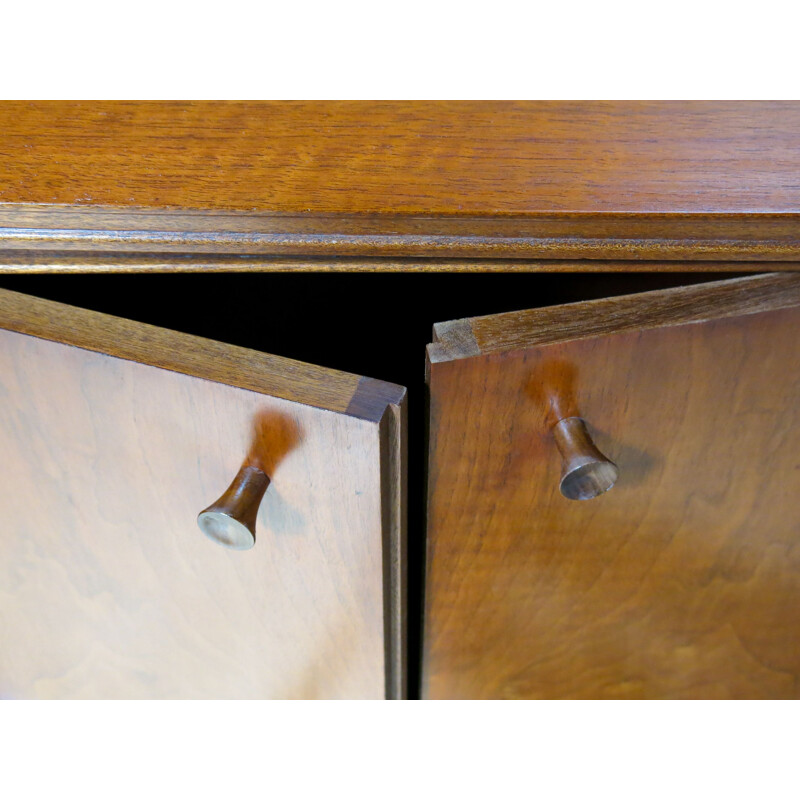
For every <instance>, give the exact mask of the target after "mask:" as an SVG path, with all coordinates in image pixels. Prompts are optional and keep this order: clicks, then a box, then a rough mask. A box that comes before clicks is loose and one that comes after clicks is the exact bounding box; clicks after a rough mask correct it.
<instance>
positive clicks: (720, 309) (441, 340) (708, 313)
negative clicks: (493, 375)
mask: <svg viewBox="0 0 800 800" xmlns="http://www.w3.org/2000/svg"><path fill="white" fill-rule="evenodd" d="M797 306H800V274H794V273H788V272H783V273H765V274H760V275H747V276H745V277H743V278H729V279H727V280H721V281H713V282H708V283H698V284H694V285H692V286H675V287H672V288H670V289H656V290H654V291H649V292H638V293H634V294H625V295H618V296H615V297H604V298H600V299H597V300H586V301H581V302H577V303H565V304H562V305H555V306H543V307H541V308H530V309H525V310H523V311H508V312H505V313H501V314H490V315H488V316H483V317H469V318H466V319H459V320H449V321H446V322H437V323H435V324H434V326H433V342H432V343H430V344H429V345H428V346H427V349H426V355H427V372H426V377H427V378H428V379H429V378H430V368H431V365H432V364H440V363H444V362H448V361H456V360H459V359H462V358H472V357H474V356H488V355H492V354H494V353H502V352H506V351H509V350H519V349H525V348H530V347H542V346H547V345H553V344H563V343H564V342H572V341H577V340H580V339H591V338H594V337H597V336H610V335H615V334H620V333H630V332H639V331H643V330H652V329H655V328H663V327H669V326H674V325H686V324H691V323H695V322H707V321H709V320H719V319H724V318H726V317H732V316H745V315H748V314H760V313H763V312H765V311H777V310H780V309H784V308H795V307H797Z"/></svg>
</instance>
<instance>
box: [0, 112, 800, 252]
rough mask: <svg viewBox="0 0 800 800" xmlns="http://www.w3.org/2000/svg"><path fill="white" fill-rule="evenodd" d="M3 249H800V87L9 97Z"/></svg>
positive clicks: (0, 155) (0, 189) (1, 193)
mask: <svg viewBox="0 0 800 800" xmlns="http://www.w3.org/2000/svg"><path fill="white" fill-rule="evenodd" d="M0 123H2V124H0V248H2V249H3V250H16V249H19V250H40V249H41V250H54V251H58V252H62V253H64V252H69V251H81V250H83V251H86V250H91V251H105V252H121V253H130V252H140V253H150V254H154V253H204V254H209V253H216V254H229V255H233V254H235V255H272V256H277V255H282V256H288V255H301V256H306V257H315V256H317V257H318V256H326V257H342V258H345V257H349V258H359V257H370V256H380V257H387V258H407V257H408V258H442V257H455V258H509V259H514V258H527V259H573V260H574V259H611V260H615V261H618V262H619V261H626V260H628V261H630V260H637V259H667V260H672V259H692V260H706V261H720V260H726V259H735V260H762V261H776V260H778V261H781V260H789V261H791V260H795V261H796V260H798V258H800V228H799V226H798V214H800V204H799V203H798V194H797V186H798V182H799V181H800V155H799V154H800V148H799V147H798V133H797V131H798V130H800V103H792V102H257V103H250V102H223V103H215V102H183V103H179V102H133V101H132V102H4V103H0Z"/></svg>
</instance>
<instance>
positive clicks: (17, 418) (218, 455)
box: [0, 291, 405, 698]
mask: <svg viewBox="0 0 800 800" xmlns="http://www.w3.org/2000/svg"><path fill="white" fill-rule="evenodd" d="M0 328H1V329H2V330H0V393H1V394H2V402H0V453H2V458H0V511H1V512H2V522H3V524H2V530H0V542H1V543H2V560H1V561H0V643H2V646H0V695H2V696H4V697H19V698H362V697H363V698H382V697H384V696H386V695H388V696H389V697H397V696H400V695H402V694H403V692H404V687H403V681H404V678H403V675H404V670H403V648H404V644H403V638H404V632H403V624H404V623H403V615H402V607H403V602H404V597H403V591H404V589H403V570H404V569H405V566H404V556H403V530H402V529H403V513H404V511H403V502H404V498H403V491H404V488H403V481H404V478H403V472H404V467H403V463H402V459H403V437H404V422H403V413H404V411H403V408H404V396H405V390H404V389H403V388H402V387H399V386H395V385H392V384H387V383H383V382H381V381H377V380H371V379H368V378H359V377H357V376H354V375H349V374H345V373H342V372H337V371H333V370H328V369H322V368H319V367H314V366H311V365H307V364H302V363H299V362H296V361H291V360H288V359H283V358H279V357H276V356H272V355H266V354H262V353H257V352H252V351H249V350H244V349H241V348H236V347H231V346H228V345H223V344H219V343H216V342H212V341H207V340H204V339H199V338H196V337H192V336H187V335H183V334H178V333H174V332H170V331H166V330H162V329H159V328H155V327H151V326H148V325H143V324H138V323H133V322H128V321H125V320H120V319H115V318H113V317H108V316H105V315H102V314H97V313H94V312H88V311H84V310H79V309H75V308H70V307H68V306H63V305H60V304H57V303H52V302H48V301H43V300H38V299H34V298H31V297H26V296H23V295H19V294H15V293H13V292H7V291H2V292H0ZM242 467H251V468H253V470H255V471H254V472H252V474H257V475H260V474H261V473H262V472H263V473H264V474H265V475H267V476H268V477H269V479H270V483H269V486H268V487H267V489H266V493H265V494H264V495H263V499H262V500H261V502H260V506H258V503H257V499H256V506H257V507H258V518H257V521H256V528H255V531H256V532H255V537H256V541H255V546H253V547H252V548H251V549H247V550H231V549H227V548H225V547H223V546H221V545H220V544H218V543H217V542H215V541H212V540H211V539H209V538H206V537H205V536H204V535H203V533H201V531H200V529H199V528H198V524H197V521H196V520H197V517H198V512H201V511H202V510H203V509H205V508H207V507H208V506H210V505H212V504H213V503H214V501H216V500H217V499H218V498H219V497H220V496H221V495H222V494H223V493H224V492H225V490H226V488H227V487H228V486H229V484H231V481H232V479H233V478H234V476H236V475H237V473H238V472H239V470H240V468H242ZM248 474H250V473H248ZM262 488H263V487H262ZM228 499H229V500H230V499H231V498H230V497H229V498H228ZM234 499H236V498H234ZM238 499H239V500H241V499H242V498H241V497H239V498H238ZM245 499H247V498H245ZM256 506H253V509H254V508H255V507H256Z"/></svg>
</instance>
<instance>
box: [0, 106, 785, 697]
mask: <svg viewBox="0 0 800 800" xmlns="http://www.w3.org/2000/svg"><path fill="white" fill-rule="evenodd" d="M0 120H2V123H3V124H2V127H0V273H2V276H1V277H2V286H3V287H4V288H3V289H2V291H0V342H2V346H0V359H2V363H3V367H2V370H0V392H2V396H3V398H4V402H3V404H2V406H0V440H1V441H2V443H3V447H2V452H3V459H2V462H0V463H1V466H0V487H1V488H0V510H1V511H2V515H3V519H4V533H3V534H2V535H0V543H2V555H3V557H2V561H0V641H2V643H3V648H2V655H0V696H6V697H249V698H271V697H291V698H294V697H349V698H355V697H365V698H376V697H408V696H411V697H416V696H422V697H424V698H467V699H469V698H475V699H478V698H571V697H574V698H661V697H663V698H797V697H800V521H799V520H800V513H798V512H800V506H799V504H798V500H797V498H798V497H800V470H798V466H797V459H798V456H797V453H798V452H800V421H799V419H798V414H800V337H798V333H797V331H798V327H799V326H800V308H799V307H800V275H798V271H800V134H798V131H800V103H772V102H764V103H762V102H756V103H752V102H739V103H730V102H726V103H683V102H680V103H661V102H638V103H637V102H607V103H597V102H591V103H572V102H570V103H567V102H564V103H552V102H546V103H539V102H511V103H506V102H498V103H490V102H466V103H464V102H435V103H429V102H424V103H423V102H420V103H410V102H403V103H399V102H382V103H373V102H369V103H358V102H335V103H328V102H315V103H309V102H298V103H285V102H279V103H249V102H248V103H240V102H223V103H215V102H186V103H153V102H75V103H61V102H57V103H42V102H35V103H17V102H6V103H0ZM67 273H70V274H67ZM177 273H181V274H177ZM229 273H237V274H229ZM437 273H438V274H437ZM434 323H435V324H434ZM431 328H432V334H431V333H430V332H431ZM426 345H427V359H426V356H425V353H426V350H425V346H426ZM423 377H424V378H425V382H423ZM426 385H427V389H426ZM426 429H427V434H426ZM248 470H250V471H249V472H248ZM253 475H255V476H258V478H257V481H261V482H260V483H258V486H257V487H256V486H255V484H248V483H247V482H246V479H247V480H249V478H248V477H247V476H253ZM237 476H238V477H237ZM242 476H244V477H242ZM237 481H239V482H238V483H237ZM232 482H233V483H232ZM229 485H231V489H230V490H228V491H227V492H226V488H227V487H228V486H229ZM265 487H266V488H265ZM577 497H580V498H583V499H571V498H577ZM204 509H210V510H209V511H208V515H209V516H207V517H206V518H205V522H204V520H203V518H201V525H204V531H205V532H206V533H208V534H210V537H211V538H214V537H215V536H216V538H217V539H218V540H217V541H210V540H209V537H208V536H203V532H201V530H200V528H199V527H198V524H197V518H198V514H199V513H200V512H202V511H203V510H204ZM220 515H221V516H220ZM209 520H210V522H209ZM209 526H210V527H209ZM215 526H217V527H215ZM219 526H222V527H221V528H220V527H219ZM253 533H254V540H253V538H252V536H253ZM253 541H254V544H253ZM225 544H228V545H232V544H233V545H237V546H241V547H242V548H245V549H242V550H236V549H230V547H225V546H224V545H225ZM251 545H253V546H251Z"/></svg>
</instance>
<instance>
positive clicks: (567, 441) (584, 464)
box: [553, 417, 619, 500]
mask: <svg viewBox="0 0 800 800" xmlns="http://www.w3.org/2000/svg"><path fill="white" fill-rule="evenodd" d="M553 436H554V437H555V440H556V444H557V445H558V449H559V452H560V453H561V459H562V471H561V486H560V488H561V494H563V495H564V497H566V498H567V499H569V500H591V499H592V498H593V497H597V496H598V495H600V494H603V492H607V491H608V490H609V489H610V488H611V487H612V486H613V485H614V484H615V483H616V481H617V478H618V477H619V470H618V469H617V465H616V464H614V462H613V461H609V460H608V459H607V458H606V457H605V456H604V455H603V454H602V453H601V452H600V451H599V450H598V449H597V448H596V447H595V446H594V442H593V441H592V438H591V436H589V431H588V430H586V423H585V422H584V421H583V420H582V419H581V418H580V417H567V418H566V419H562V420H560V421H559V422H557V423H556V424H555V425H554V426H553Z"/></svg>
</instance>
